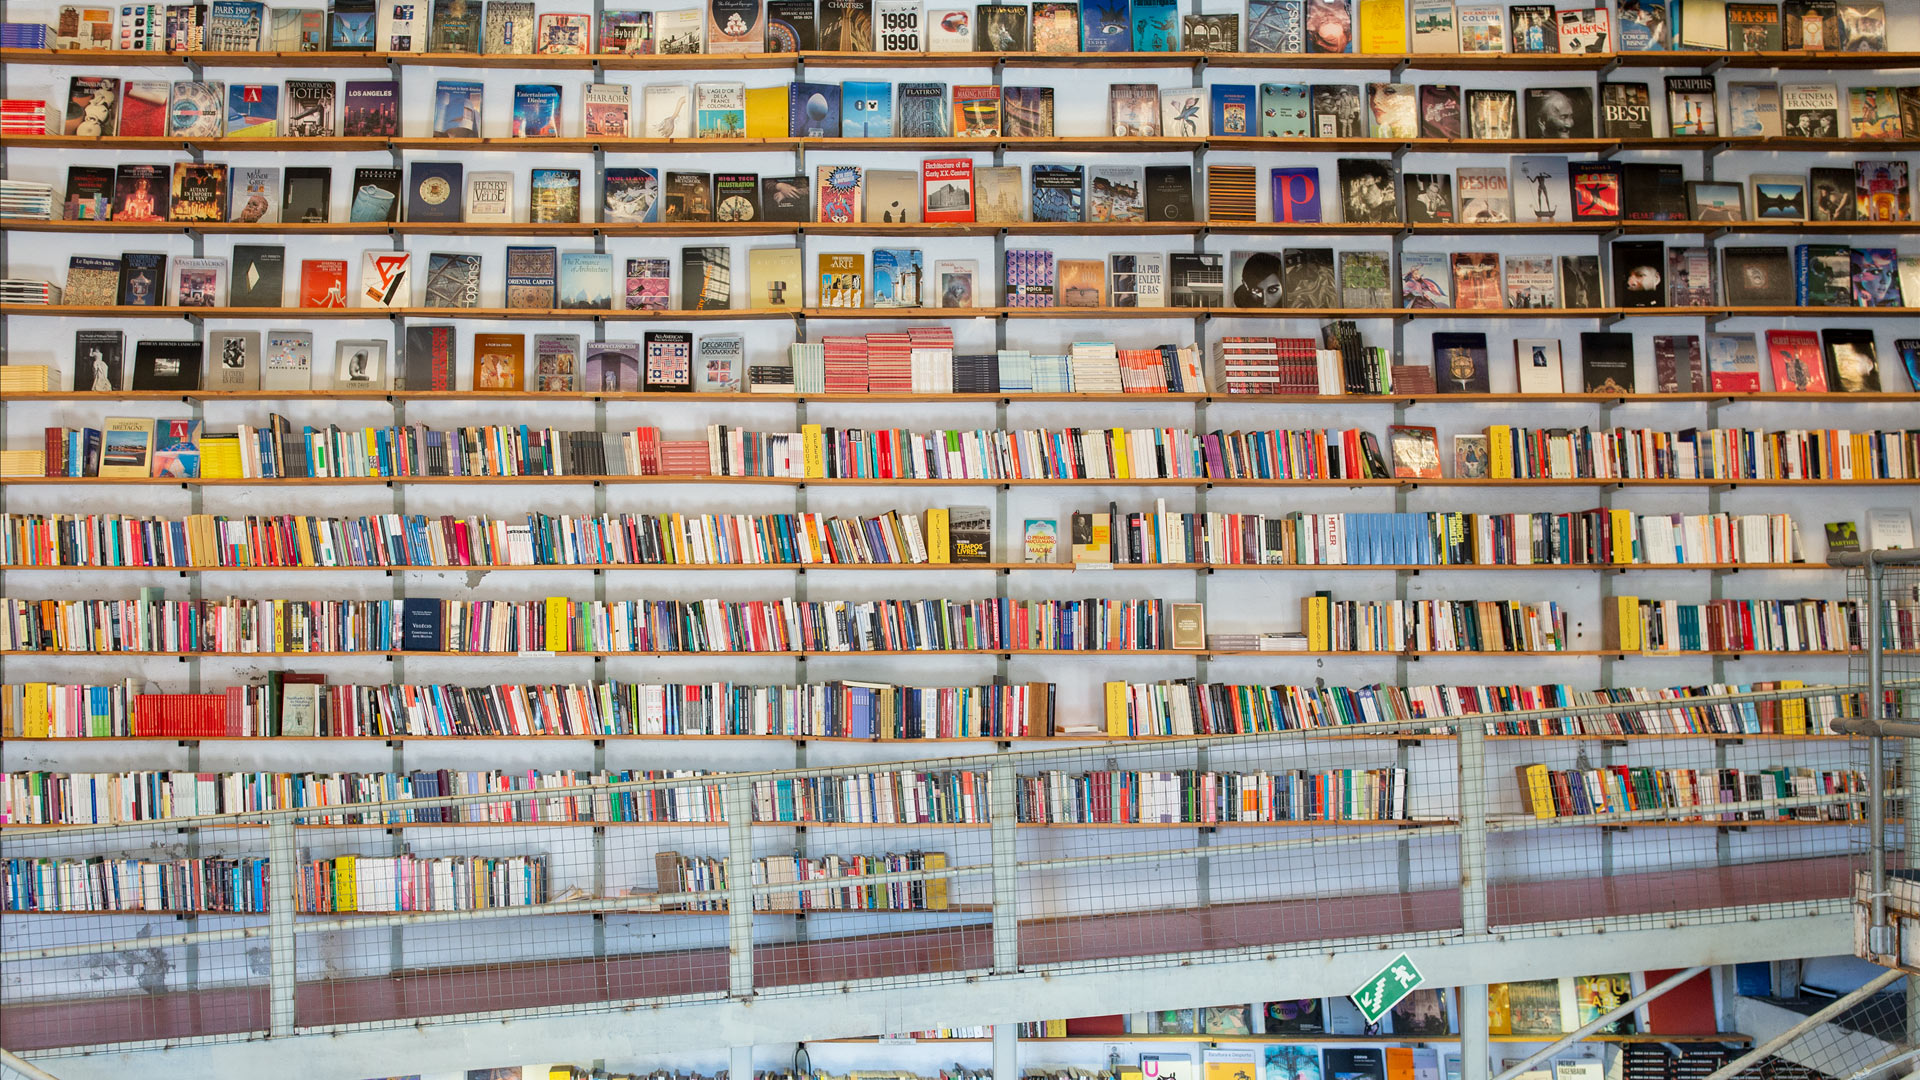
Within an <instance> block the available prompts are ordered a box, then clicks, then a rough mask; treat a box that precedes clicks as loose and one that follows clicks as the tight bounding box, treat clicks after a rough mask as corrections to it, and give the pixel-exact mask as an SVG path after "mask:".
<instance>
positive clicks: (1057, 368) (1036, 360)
mask: <svg viewBox="0 0 1920 1080" xmlns="http://www.w3.org/2000/svg"><path fill="white" fill-rule="evenodd" d="M1074 389H1075V387H1074V385H1073V369H1072V368H1071V367H1070V366H1069V365H1068V364H1067V358H1066V356H1065V355H1064V354H1060V353H1036V354H1034V357H1033V392H1034V393H1036V394H1065V393H1069V392H1071V391H1072V390H1074Z"/></svg>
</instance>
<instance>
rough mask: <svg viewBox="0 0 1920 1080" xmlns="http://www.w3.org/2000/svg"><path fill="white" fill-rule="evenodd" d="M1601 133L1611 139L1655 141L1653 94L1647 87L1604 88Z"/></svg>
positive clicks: (1612, 85)
mask: <svg viewBox="0 0 1920 1080" xmlns="http://www.w3.org/2000/svg"><path fill="white" fill-rule="evenodd" d="M1600 133H1601V134H1602V135H1604V136H1606V137H1607V138H1609V139H1651V138H1653V94H1652V92H1651V91H1650V90H1649V88H1648V86H1647V84H1646V83H1622V82H1608V83H1601V84H1600Z"/></svg>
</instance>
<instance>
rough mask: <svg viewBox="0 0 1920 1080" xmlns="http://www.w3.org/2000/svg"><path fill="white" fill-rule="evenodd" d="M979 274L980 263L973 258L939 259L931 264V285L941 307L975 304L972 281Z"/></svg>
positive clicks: (968, 306)
mask: <svg viewBox="0 0 1920 1080" xmlns="http://www.w3.org/2000/svg"><path fill="white" fill-rule="evenodd" d="M979 276H980V264H979V263H978V262H976V261H975V260H973V259H941V260H940V261H938V262H936V263H934V264H933V286H934V289H935V290H937V293H936V294H937V295H938V297H939V299H940V303H939V306H940V307H943V308H970V307H974V306H975V299H974V298H975V295H976V290H975V288H974V282H975V281H976V280H977V279H978V278H979Z"/></svg>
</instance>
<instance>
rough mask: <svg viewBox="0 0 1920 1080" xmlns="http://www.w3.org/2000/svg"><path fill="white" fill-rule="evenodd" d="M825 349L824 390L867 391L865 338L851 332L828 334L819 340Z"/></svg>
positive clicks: (835, 392) (833, 392)
mask: <svg viewBox="0 0 1920 1080" xmlns="http://www.w3.org/2000/svg"><path fill="white" fill-rule="evenodd" d="M821 347H822V348H823V349H824V350H825V358H824V360H825V365H826V379H825V392H826V393H829V394H864V393H866V391H867V339H866V338H864V337H857V336H855V335H852V334H830V335H828V336H827V337H826V338H824V339H823V340H822V341H821Z"/></svg>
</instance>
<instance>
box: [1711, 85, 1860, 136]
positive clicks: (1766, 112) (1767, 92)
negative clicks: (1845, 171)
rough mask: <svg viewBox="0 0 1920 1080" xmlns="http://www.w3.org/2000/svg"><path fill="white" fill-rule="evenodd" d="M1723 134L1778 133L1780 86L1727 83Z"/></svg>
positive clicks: (1768, 134)
mask: <svg viewBox="0 0 1920 1080" xmlns="http://www.w3.org/2000/svg"><path fill="white" fill-rule="evenodd" d="M1727 134H1729V135H1732V136H1733V137H1734V138H1743V139H1753V138H1765V137H1769V136H1773V135H1778V134H1780V87H1779V86H1778V85H1777V84H1775V83H1751V82H1737V83H1728V84H1727ZM1856 137H1858V136H1857V135H1856Z"/></svg>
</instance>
